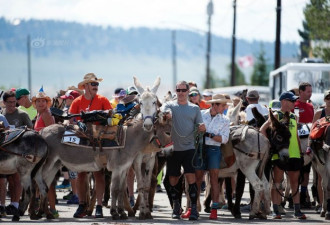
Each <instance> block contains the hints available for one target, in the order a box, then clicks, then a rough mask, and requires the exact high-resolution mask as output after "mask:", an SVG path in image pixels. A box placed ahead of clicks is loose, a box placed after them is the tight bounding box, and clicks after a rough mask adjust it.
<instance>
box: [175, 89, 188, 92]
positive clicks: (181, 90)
mask: <svg viewBox="0 0 330 225" xmlns="http://www.w3.org/2000/svg"><path fill="white" fill-rule="evenodd" d="M187 91H188V89H176V92H187Z"/></svg>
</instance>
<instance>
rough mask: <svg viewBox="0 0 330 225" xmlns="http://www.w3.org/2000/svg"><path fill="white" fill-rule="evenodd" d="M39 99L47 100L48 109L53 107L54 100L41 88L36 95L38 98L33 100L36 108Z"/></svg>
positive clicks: (35, 97)
mask: <svg viewBox="0 0 330 225" xmlns="http://www.w3.org/2000/svg"><path fill="white" fill-rule="evenodd" d="M37 99H46V101H47V107H48V108H50V107H51V105H52V99H51V98H50V97H49V96H48V95H46V93H45V92H44V90H43V88H40V90H39V93H38V94H36V96H34V97H33V98H32V104H33V106H34V108H36V101H37Z"/></svg>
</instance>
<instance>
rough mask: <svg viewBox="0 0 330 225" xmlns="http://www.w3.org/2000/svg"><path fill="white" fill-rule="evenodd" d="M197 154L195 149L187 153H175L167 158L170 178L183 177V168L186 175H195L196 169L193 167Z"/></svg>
mask: <svg viewBox="0 0 330 225" xmlns="http://www.w3.org/2000/svg"><path fill="white" fill-rule="evenodd" d="M194 154H195V149H190V150H186V151H174V152H173V154H172V155H171V156H170V157H168V158H167V173H168V175H169V176H174V177H178V176H180V175H181V166H182V167H183V170H184V173H195V168H194V167H193V166H192V162H193V161H192V160H193V157H194Z"/></svg>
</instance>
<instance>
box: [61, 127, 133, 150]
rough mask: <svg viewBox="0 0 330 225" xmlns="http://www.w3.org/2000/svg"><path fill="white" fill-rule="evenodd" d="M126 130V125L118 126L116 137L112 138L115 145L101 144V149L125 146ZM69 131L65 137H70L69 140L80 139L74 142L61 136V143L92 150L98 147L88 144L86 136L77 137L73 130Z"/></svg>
mask: <svg viewBox="0 0 330 225" xmlns="http://www.w3.org/2000/svg"><path fill="white" fill-rule="evenodd" d="M126 131H127V126H118V133H117V138H116V139H115V140H112V141H114V142H115V143H116V145H111V146H102V150H114V149H120V148H124V147H125V143H126ZM66 132H67V131H66ZM69 132H70V133H68V134H67V137H71V140H72V139H73V138H75V139H78V138H79V139H80V140H79V142H77V141H76V142H73V141H63V138H62V144H66V145H70V146H75V147H79V148H81V147H82V148H87V149H91V150H94V149H95V147H96V148H99V147H98V145H96V146H95V147H93V146H92V145H91V144H90V141H89V140H86V138H81V137H78V135H77V134H76V133H75V131H74V130H69ZM65 136H66V135H65ZM69 140H70V139H69ZM103 140H104V141H105V142H107V141H106V140H108V139H103ZM103 140H102V141H103Z"/></svg>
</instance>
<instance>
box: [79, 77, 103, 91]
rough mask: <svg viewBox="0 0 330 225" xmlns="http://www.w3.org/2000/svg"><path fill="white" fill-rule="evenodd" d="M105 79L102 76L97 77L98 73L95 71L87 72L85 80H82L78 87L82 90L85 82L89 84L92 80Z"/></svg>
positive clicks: (99, 80)
mask: <svg viewBox="0 0 330 225" xmlns="http://www.w3.org/2000/svg"><path fill="white" fill-rule="evenodd" d="M102 80H103V79H102V78H99V79H98V78H97V77H96V75H95V74H94V73H87V74H86V75H85V76H84V80H83V81H81V82H80V83H79V84H78V88H79V89H80V90H84V85H85V84H88V83H92V82H97V83H99V82H101V81H102Z"/></svg>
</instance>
